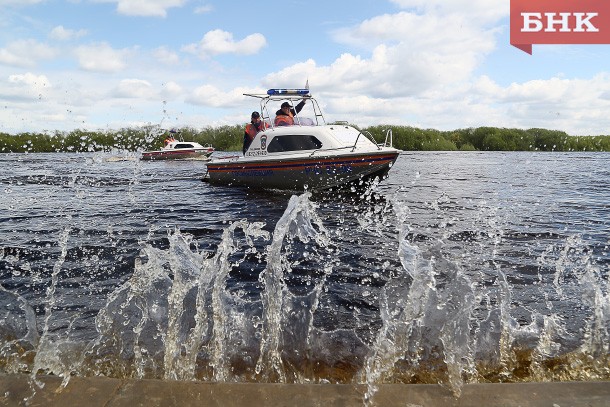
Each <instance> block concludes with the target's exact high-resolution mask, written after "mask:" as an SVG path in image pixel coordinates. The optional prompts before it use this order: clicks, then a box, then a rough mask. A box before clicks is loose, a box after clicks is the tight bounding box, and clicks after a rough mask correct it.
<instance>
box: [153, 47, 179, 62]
mask: <svg viewBox="0 0 610 407" xmlns="http://www.w3.org/2000/svg"><path fill="white" fill-rule="evenodd" d="M153 56H154V57H155V58H156V59H157V60H158V61H159V62H161V63H162V64H166V65H178V64H179V63H180V57H179V56H178V54H176V53H175V52H173V51H171V50H170V49H168V48H167V47H158V48H156V49H155V50H153Z"/></svg>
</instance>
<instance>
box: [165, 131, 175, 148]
mask: <svg viewBox="0 0 610 407" xmlns="http://www.w3.org/2000/svg"><path fill="white" fill-rule="evenodd" d="M173 141H176V139H175V138H174V136H172V135H171V134H170V135H169V136H167V137H166V138H165V140H164V141H163V146H164V147H167V145H168V144H169V143H171V142H173Z"/></svg>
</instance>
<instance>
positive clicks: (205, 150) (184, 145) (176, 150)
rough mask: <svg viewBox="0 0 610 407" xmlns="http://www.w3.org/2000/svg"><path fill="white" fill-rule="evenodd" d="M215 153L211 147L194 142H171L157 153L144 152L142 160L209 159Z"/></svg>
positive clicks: (156, 151)
mask: <svg viewBox="0 0 610 407" xmlns="http://www.w3.org/2000/svg"><path fill="white" fill-rule="evenodd" d="M213 152H214V147H212V146H211V145H205V146H202V145H201V144H199V143H195V142H193V141H179V140H174V141H170V142H169V143H167V144H166V145H165V147H163V148H161V149H160V150H155V151H144V152H143V153H142V160H178V159H187V158H191V159H192V158H199V159H202V158H209V156H210V155H212V153H213Z"/></svg>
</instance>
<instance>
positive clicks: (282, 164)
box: [207, 150, 398, 190]
mask: <svg viewBox="0 0 610 407" xmlns="http://www.w3.org/2000/svg"><path fill="white" fill-rule="evenodd" d="M397 157H398V151H396V150H393V151H385V152H384V151H380V152H376V153H360V154H350V155H335V156H326V157H322V156H321V157H307V158H303V157H301V158H290V159H288V158H283V159H280V158H278V159H275V160H265V161H255V160H252V161H247V160H242V161H233V162H213V163H208V164H207V167H208V174H207V181H209V182H210V183H212V184H224V185H241V186H249V187H256V188H271V189H289V190H305V189H308V190H324V189H329V188H334V187H338V186H343V185H346V184H353V183H357V184H359V183H360V182H364V181H366V180H368V179H370V178H373V177H384V176H385V175H386V174H387V173H388V171H389V170H390V167H391V166H392V165H393V164H394V162H395V161H396V158H397Z"/></svg>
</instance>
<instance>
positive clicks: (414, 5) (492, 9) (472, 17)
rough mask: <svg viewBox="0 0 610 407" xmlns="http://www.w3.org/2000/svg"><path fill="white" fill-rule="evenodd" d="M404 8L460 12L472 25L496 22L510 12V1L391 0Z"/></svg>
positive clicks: (425, 11)
mask: <svg viewBox="0 0 610 407" xmlns="http://www.w3.org/2000/svg"><path fill="white" fill-rule="evenodd" d="M390 1H391V2H392V3H395V4H396V5H398V6H399V7H402V8H404V9H416V10H419V11H421V12H423V13H425V14H438V15H446V14H460V15H463V16H465V17H466V19H467V20H468V21H469V22H470V24H471V25H480V24H486V23H489V22H494V21H496V20H498V19H500V18H503V17H506V16H508V15H509V14H510V2H509V1H506V0H500V1H489V0H451V1H447V0H390Z"/></svg>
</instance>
